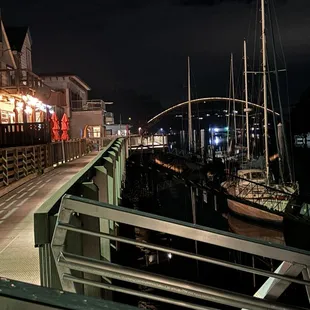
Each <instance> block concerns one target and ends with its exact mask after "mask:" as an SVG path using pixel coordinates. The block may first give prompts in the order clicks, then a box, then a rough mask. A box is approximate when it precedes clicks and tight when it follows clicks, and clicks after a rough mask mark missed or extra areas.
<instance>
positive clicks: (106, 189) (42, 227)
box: [34, 138, 127, 289]
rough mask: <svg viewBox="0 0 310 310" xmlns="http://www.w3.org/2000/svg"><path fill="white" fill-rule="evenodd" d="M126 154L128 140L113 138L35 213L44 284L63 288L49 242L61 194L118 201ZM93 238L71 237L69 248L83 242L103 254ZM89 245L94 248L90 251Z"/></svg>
mask: <svg viewBox="0 0 310 310" xmlns="http://www.w3.org/2000/svg"><path fill="white" fill-rule="evenodd" d="M126 157H127V146H126V140H125V139H122V138H118V139H113V140H112V141H110V143H108V144H107V145H105V147H104V148H103V150H101V151H100V152H99V153H98V155H97V156H96V157H95V158H94V159H93V160H92V161H91V162H90V163H88V164H87V165H86V166H84V167H82V168H81V170H80V171H79V172H78V173H77V174H76V175H75V176H74V177H73V178H72V179H70V180H69V181H68V182H67V183H66V184H65V185H64V186H63V187H62V188H60V189H59V190H58V191H57V192H56V193H55V194H54V195H53V196H52V197H51V198H50V199H49V200H47V201H46V202H45V203H44V204H43V205H42V206H41V207H40V208H39V209H38V210H37V211H36V213H35V214H34V234H35V245H36V246H37V247H38V248H39V255H40V276H41V285H43V286H47V287H51V288H57V289H61V285H60V282H59V277H58V275H57V272H56V267H55V262H54V260H53V258H52V253H51V248H50V245H51V240H52V235H53V232H54V227H55V223H56V219H57V214H58V212H59V206H60V202H61V198H62V196H63V195H64V194H68V193H69V194H76V195H82V196H83V197H88V198H91V199H95V200H100V201H106V202H109V203H112V204H118V203H119V200H120V193H121V188H122V186H123V180H124V178H125V161H126ZM84 225H86V227H91V226H92V225H93V227H98V225H99V223H98V221H97V220H96V219H95V220H94V221H90V222H89V223H88V224H86V222H85V223H84ZM89 225H90V226H89ZM100 225H101V226H100V227H101V228H102V229H103V231H110V228H111V229H113V230H114V229H115V227H114V226H113V223H110V222H108V221H100ZM110 225H111V226H110ZM91 241H92V240H87V239H85V240H75V241H74V240H72V243H71V245H70V247H71V248H72V247H73V248H74V247H75V246H77V247H79V246H81V243H80V242H82V244H83V245H84V250H85V251H88V252H89V253H92V252H93V251H95V253H96V255H99V256H100V247H99V245H98V244H97V243H95V244H97V245H98V247H97V248H96V246H95V245H92V242H91ZM88 246H89V247H90V248H91V249H88V250H87V247H88ZM102 246H105V248H107V249H109V244H107V243H105V242H102ZM70 247H69V248H70ZM105 256H106V259H109V255H108V254H107V252H106V253H105Z"/></svg>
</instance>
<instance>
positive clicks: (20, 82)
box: [0, 20, 52, 124]
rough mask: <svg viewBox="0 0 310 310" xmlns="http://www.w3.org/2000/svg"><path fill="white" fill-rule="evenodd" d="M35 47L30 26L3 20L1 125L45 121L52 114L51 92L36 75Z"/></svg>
mask: <svg viewBox="0 0 310 310" xmlns="http://www.w3.org/2000/svg"><path fill="white" fill-rule="evenodd" d="M31 45H32V40H31V35H30V31H29V29H28V28H27V27H9V28H5V27H4V24H3V22H2V20H0V124H16V123H22V124H25V123H37V122H44V121H47V120H48V119H49V114H50V113H52V109H51V107H49V106H48V105H46V104H45V102H46V100H47V99H48V98H49V96H50V94H51V90H50V88H49V87H47V86H46V85H45V84H44V83H43V81H42V80H41V79H40V78H39V76H37V75H36V74H34V73H33V72H32V55H31Z"/></svg>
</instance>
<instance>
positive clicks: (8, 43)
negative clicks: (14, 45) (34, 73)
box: [0, 18, 17, 69]
mask: <svg viewBox="0 0 310 310" xmlns="http://www.w3.org/2000/svg"><path fill="white" fill-rule="evenodd" d="M0 31H1V32H2V33H3V37H4V40H5V43H6V45H7V46H8V53H9V55H10V57H11V60H12V63H13V66H14V67H15V68H14V69H17V66H16V62H15V58H14V56H13V52H12V49H11V45H10V42H9V39H8V36H7V34H6V31H5V27H4V24H3V22H2V19H1V18H0Z"/></svg>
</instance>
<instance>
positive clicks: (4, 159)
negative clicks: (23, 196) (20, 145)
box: [2, 150, 9, 185]
mask: <svg viewBox="0 0 310 310" xmlns="http://www.w3.org/2000/svg"><path fill="white" fill-rule="evenodd" d="M2 174H3V184H4V185H9V168H8V151H7V150H4V151H2Z"/></svg>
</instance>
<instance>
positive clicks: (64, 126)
mask: <svg viewBox="0 0 310 310" xmlns="http://www.w3.org/2000/svg"><path fill="white" fill-rule="evenodd" d="M61 130H62V135H61V140H63V141H68V140H69V135H68V130H69V120H68V117H67V115H66V113H65V114H64V115H63V117H62V119H61Z"/></svg>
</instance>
